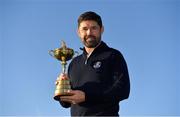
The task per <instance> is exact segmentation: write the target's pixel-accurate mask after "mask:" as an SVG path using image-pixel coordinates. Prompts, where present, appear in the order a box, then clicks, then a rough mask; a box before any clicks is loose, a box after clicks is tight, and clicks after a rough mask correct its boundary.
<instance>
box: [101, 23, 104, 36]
mask: <svg viewBox="0 0 180 117" xmlns="http://www.w3.org/2000/svg"><path fill="white" fill-rule="evenodd" d="M103 32H104V26H103V25H102V27H101V34H102V33H103Z"/></svg>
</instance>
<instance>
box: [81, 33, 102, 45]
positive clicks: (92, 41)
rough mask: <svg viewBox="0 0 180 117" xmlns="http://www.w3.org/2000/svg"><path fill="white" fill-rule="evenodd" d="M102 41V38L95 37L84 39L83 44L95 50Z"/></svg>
mask: <svg viewBox="0 0 180 117" xmlns="http://www.w3.org/2000/svg"><path fill="white" fill-rule="evenodd" d="M100 41H101V37H98V38H96V37H95V36H92V35H90V36H86V37H84V41H83V44H84V45H85V46H86V47H88V48H95V47H96V46H97V45H98V44H99V43H100Z"/></svg>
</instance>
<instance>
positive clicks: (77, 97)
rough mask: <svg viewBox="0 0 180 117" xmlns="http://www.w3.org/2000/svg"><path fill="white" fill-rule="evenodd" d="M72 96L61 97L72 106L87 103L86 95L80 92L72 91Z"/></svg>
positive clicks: (70, 92)
mask: <svg viewBox="0 0 180 117" xmlns="http://www.w3.org/2000/svg"><path fill="white" fill-rule="evenodd" d="M68 93H69V94H70V96H61V97H60V100H61V101H64V102H69V103H71V104H78V103H82V102H84V101H85V93H84V92H83V91H80V90H70V91H69V92H68Z"/></svg>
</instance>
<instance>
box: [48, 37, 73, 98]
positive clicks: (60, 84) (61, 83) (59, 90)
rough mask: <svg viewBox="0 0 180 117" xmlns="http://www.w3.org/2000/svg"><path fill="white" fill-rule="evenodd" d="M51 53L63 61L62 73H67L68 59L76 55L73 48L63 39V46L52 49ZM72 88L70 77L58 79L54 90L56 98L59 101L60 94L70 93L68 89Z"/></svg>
mask: <svg viewBox="0 0 180 117" xmlns="http://www.w3.org/2000/svg"><path fill="white" fill-rule="evenodd" d="M49 54H50V55H51V56H52V57H54V58H56V59H57V60H59V61H61V65H62V73H64V74H65V73H66V65H67V62H66V61H68V60H71V59H72V58H73V56H74V50H73V49H71V48H67V47H66V44H65V42H64V41H62V46H61V48H56V49H54V50H50V51H49ZM69 90H71V85H70V80H69V79H68V78H65V79H62V78H61V79H59V78H58V79H57V80H56V89H55V92H54V99H55V100H57V101H59V99H60V96H62V95H70V94H69V93H68V91H69Z"/></svg>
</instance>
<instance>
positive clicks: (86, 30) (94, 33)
mask: <svg viewBox="0 0 180 117" xmlns="http://www.w3.org/2000/svg"><path fill="white" fill-rule="evenodd" d="M103 31H104V28H103V27H101V28H100V26H99V25H98V24H97V22H95V21H93V20H87V21H82V22H81V23H80V25H79V27H78V35H79V37H80V38H81V41H82V42H83V44H84V45H85V46H86V47H88V48H95V47H96V46H97V45H98V44H99V42H100V41H101V34H102V33H103Z"/></svg>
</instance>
